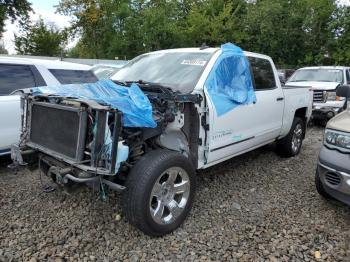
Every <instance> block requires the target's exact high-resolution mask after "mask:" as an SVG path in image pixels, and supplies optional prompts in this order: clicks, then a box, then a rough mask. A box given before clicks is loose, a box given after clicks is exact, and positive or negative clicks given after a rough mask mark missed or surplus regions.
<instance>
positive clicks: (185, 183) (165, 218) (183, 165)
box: [123, 150, 196, 236]
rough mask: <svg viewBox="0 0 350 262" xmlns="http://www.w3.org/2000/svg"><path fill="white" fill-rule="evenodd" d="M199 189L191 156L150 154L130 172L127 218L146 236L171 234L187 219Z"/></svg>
mask: <svg viewBox="0 0 350 262" xmlns="http://www.w3.org/2000/svg"><path fill="white" fill-rule="evenodd" d="M195 187H196V181H195V170H194V168H193V166H192V164H191V162H190V161H189V159H188V158H187V157H185V156H183V155H181V154H180V153H177V152H172V151H169V150H157V151H153V152H150V153H148V154H146V155H145V156H144V157H143V158H142V159H140V160H139V162H138V163H137V164H136V165H135V166H134V167H133V168H132V170H131V171H130V173H129V176H128V179H127V182H126V191H125V192H124V200H123V207H124V213H125V216H126V218H127V219H128V220H129V222H130V223H131V224H133V225H134V226H136V227H138V228H139V229H140V230H141V231H143V232H144V233H145V234H148V235H151V236H161V235H165V234H168V233H170V232H172V231H174V230H175V229H176V228H178V227H179V226H180V225H181V224H182V222H183V221H184V220H185V218H186V217H187V215H188V213H189V211H190V209H191V206H192V202H193V199H194V192H195Z"/></svg>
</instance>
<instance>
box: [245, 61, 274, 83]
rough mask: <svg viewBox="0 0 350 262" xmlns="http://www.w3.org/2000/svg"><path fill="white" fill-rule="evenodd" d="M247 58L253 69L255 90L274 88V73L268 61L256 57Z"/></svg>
mask: <svg viewBox="0 0 350 262" xmlns="http://www.w3.org/2000/svg"><path fill="white" fill-rule="evenodd" d="M248 60H249V62H250V66H251V69H252V71H253V78H254V87H255V90H264V89H273V88H275V87H276V81H275V75H274V72H273V69H272V65H271V63H270V61H269V60H266V59H263V58H258V57H248Z"/></svg>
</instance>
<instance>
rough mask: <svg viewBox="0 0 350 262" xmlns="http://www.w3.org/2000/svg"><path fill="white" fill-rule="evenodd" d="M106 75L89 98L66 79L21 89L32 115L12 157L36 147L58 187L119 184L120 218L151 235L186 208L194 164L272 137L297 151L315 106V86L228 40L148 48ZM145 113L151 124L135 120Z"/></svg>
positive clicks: (285, 150)
mask: <svg viewBox="0 0 350 262" xmlns="http://www.w3.org/2000/svg"><path fill="white" fill-rule="evenodd" d="M112 80H113V81H114V82H115V83H116V84H114V83H113V82H110V81H106V80H104V81H102V82H101V81H100V82H98V83H96V87H95V88H92V86H91V85H89V86H88V88H89V89H90V90H89V91H87V90H86V92H87V93H85V94H86V95H87V96H89V97H92V99H91V100H90V101H87V100H84V101H80V100H76V99H69V98H65V95H64V94H65V93H66V92H67V93H70V90H71V89H69V88H68V89H67V91H64V90H63V91H59V90H58V91H57V90H53V89H52V90H51V91H52V92H50V89H42V90H41V91H40V89H39V91H40V92H39V93H40V94H41V95H40V96H35V95H33V94H30V93H29V94H26V95H24V96H23V99H24V101H25V102H26V103H24V104H25V105H26V107H25V108H24V110H25V111H26V112H28V113H27V115H26V116H24V117H25V119H27V120H28V119H31V123H34V124H33V125H31V126H30V125H28V126H26V127H25V128H24V131H23V133H22V144H21V145H20V146H19V148H20V151H18V150H17V151H15V152H13V156H18V158H17V157H16V158H14V162H17V163H20V162H21V159H20V157H21V155H23V154H25V153H26V152H31V151H33V150H35V151H36V153H37V154H38V161H39V163H40V166H41V169H42V171H43V173H45V174H47V175H48V176H49V177H51V178H52V179H53V181H55V182H56V183H57V184H59V185H61V186H68V185H69V184H74V183H85V182H89V183H99V184H100V188H101V194H105V193H104V192H105V188H106V187H108V188H110V189H114V190H117V191H120V192H123V202H124V203H123V208H124V213H125V216H126V218H127V219H128V220H129V221H130V222H131V223H132V224H133V225H135V226H136V227H138V228H139V229H141V230H142V231H143V232H144V233H146V234H149V235H152V236H159V235H164V234H167V233H170V232H172V231H173V230H175V229H176V228H178V227H179V226H180V224H181V223H182V222H183V221H184V219H185V218H186V217H187V215H188V213H189V211H190V209H191V206H192V202H193V200H194V194H195V188H196V178H195V170H198V169H205V168H208V167H210V166H214V165H216V164H218V163H221V162H223V161H225V160H227V159H230V158H232V157H235V156H237V155H240V154H243V153H246V152H248V151H251V150H253V149H256V148H258V147H261V146H264V145H266V144H269V143H272V142H274V141H277V148H278V152H279V153H280V154H281V155H283V156H285V157H292V156H295V155H297V154H298V153H299V152H300V150H301V146H302V141H303V139H304V136H305V130H306V124H307V122H308V120H309V118H310V116H311V111H312V90H311V89H309V88H300V87H297V88H293V87H288V88H282V87H281V83H280V81H279V78H278V73H277V70H276V68H275V65H274V63H273V61H272V59H271V58H270V57H268V56H265V55H261V54H256V53H250V52H244V53H243V51H242V50H241V49H240V48H238V47H236V46H234V45H232V44H225V45H223V46H222V47H221V48H185V49H173V50H163V51H157V52H152V53H147V54H144V55H141V56H138V57H136V58H135V59H134V60H132V61H131V62H130V63H128V64H127V65H125V66H124V67H123V68H122V69H121V70H120V71H118V72H117V73H116V74H115V75H114V76H113V77H112ZM140 88H141V90H142V91H143V92H139V91H138V90H140ZM119 92H120V93H121V98H120V100H119V98H118V97H119ZM45 93H46V94H48V93H51V94H54V95H59V94H60V95H61V98H62V99H59V100H58V99H56V100H52V99H49V97H48V96H47V97H46V96H45ZM78 93H79V91H78V92H77V94H78ZM113 93H114V94H115V96H114V97H113V96H112V95H111V94H113ZM128 94H129V96H128ZM143 96H144V97H143ZM85 97H86V96H85ZM94 97H95V98H96V99H94ZM128 97H129V100H127V98H128ZM111 98H112V100H111ZM101 100H103V101H104V102H103V103H101ZM108 101H112V102H111V103H110V106H106V102H108ZM126 101H129V102H130V101H135V103H134V104H131V106H129V105H130V104H128V103H126ZM140 101H143V102H142V103H140ZM96 102H100V103H96ZM114 103H121V104H122V105H128V106H121V107H120V108H118V106H116V108H117V109H116V108H115V107H114ZM148 104H149V105H150V106H149V107H148ZM112 105H113V107H112ZM151 105H152V106H151ZM35 108H36V109H35ZM132 108H137V109H138V110H146V111H144V113H142V114H136V115H135V112H133V111H132ZM147 108H149V109H150V110H149V111H147ZM34 109H35V110H34ZM27 110H28V111H27ZM130 110H131V112H130ZM40 112H47V114H45V115H42V114H40ZM69 112H71V113H69ZM149 115H151V120H152V121H154V125H153V122H152V123H150V124H149V125H148V126H146V125H138V123H140V122H142V123H143V122H144V121H145V119H147V118H148V116H149ZM125 116H127V117H125ZM74 119H75V121H73V120H74ZM72 121H73V122H74V125H72V124H71V123H72ZM24 122H26V121H24ZM55 122H59V123H60V125H59V126H58V125H55V126H48V128H41V127H42V126H47V123H55ZM107 123H108V125H107Z"/></svg>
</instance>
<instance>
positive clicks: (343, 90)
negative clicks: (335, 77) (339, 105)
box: [336, 85, 350, 98]
mask: <svg viewBox="0 0 350 262" xmlns="http://www.w3.org/2000/svg"><path fill="white" fill-rule="evenodd" d="M336 93H337V96H340V97H346V98H349V97H350V86H348V85H340V86H338V87H337V90H336Z"/></svg>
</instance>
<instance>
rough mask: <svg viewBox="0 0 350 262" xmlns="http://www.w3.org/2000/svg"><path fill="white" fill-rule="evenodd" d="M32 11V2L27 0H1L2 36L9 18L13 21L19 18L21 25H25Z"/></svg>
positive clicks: (0, 33)
mask: <svg viewBox="0 0 350 262" xmlns="http://www.w3.org/2000/svg"><path fill="white" fill-rule="evenodd" d="M31 11H32V8H31V4H30V3H29V2H28V1H27V0H0V38H1V37H2V33H3V32H4V27H5V21H6V20H7V19H10V20H11V21H12V22H14V21H15V20H17V21H18V22H19V24H20V25H25V24H26V23H27V22H28V19H29V12H31Z"/></svg>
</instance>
